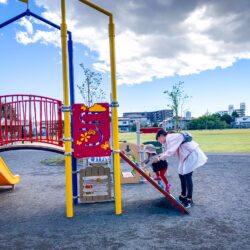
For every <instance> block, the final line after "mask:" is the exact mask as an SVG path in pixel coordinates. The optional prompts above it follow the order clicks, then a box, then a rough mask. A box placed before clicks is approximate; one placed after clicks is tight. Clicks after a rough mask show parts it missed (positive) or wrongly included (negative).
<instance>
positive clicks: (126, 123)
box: [118, 117, 130, 132]
mask: <svg viewBox="0 0 250 250" xmlns="http://www.w3.org/2000/svg"><path fill="white" fill-rule="evenodd" d="M118 127H119V131H120V132H129V130H130V119H129V118H124V117H119V118H118Z"/></svg>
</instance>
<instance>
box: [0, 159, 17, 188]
mask: <svg viewBox="0 0 250 250" xmlns="http://www.w3.org/2000/svg"><path fill="white" fill-rule="evenodd" d="M19 182H20V176H19V175H13V174H12V173H11V171H10V170H9V168H8V167H7V165H6V163H5V162H4V160H3V158H2V157H0V186H11V187H12V188H14V187H15V185H16V184H17V183H19Z"/></svg>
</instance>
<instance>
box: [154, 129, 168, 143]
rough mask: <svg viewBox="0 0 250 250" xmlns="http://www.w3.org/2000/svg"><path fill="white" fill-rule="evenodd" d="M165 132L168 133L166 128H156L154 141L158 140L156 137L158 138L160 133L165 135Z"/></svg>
mask: <svg viewBox="0 0 250 250" xmlns="http://www.w3.org/2000/svg"><path fill="white" fill-rule="evenodd" d="M167 134H168V132H167V131H166V130H164V129H160V130H158V131H157V133H156V136H155V139H156V141H157V140H158V138H159V137H160V136H161V135H163V136H166V135H167Z"/></svg>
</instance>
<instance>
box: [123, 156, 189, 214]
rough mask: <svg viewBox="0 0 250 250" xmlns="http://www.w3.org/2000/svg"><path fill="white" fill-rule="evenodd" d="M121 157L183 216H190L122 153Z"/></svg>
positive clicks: (170, 195)
mask: <svg viewBox="0 0 250 250" xmlns="http://www.w3.org/2000/svg"><path fill="white" fill-rule="evenodd" d="M120 156H121V158H122V159H123V160H125V161H126V162H127V163H128V164H129V165H130V166H131V167H132V168H133V169H135V170H136V171H137V172H138V173H139V174H140V175H141V176H143V177H144V178H145V179H146V180H147V181H148V182H149V183H150V184H151V185H152V186H154V187H155V188H156V189H157V190H158V191H159V192H161V193H162V194H163V195H164V196H165V197H166V198H167V199H168V200H169V201H170V202H171V203H172V204H173V205H174V206H176V207H177V208H178V209H179V210H180V211H181V212H182V213H183V214H188V213H189V212H188V210H187V209H186V208H185V207H184V206H183V205H182V204H181V203H180V202H179V201H178V200H177V199H176V198H175V197H174V196H173V195H172V194H170V193H168V192H167V191H165V190H164V189H162V188H161V187H160V186H159V185H158V183H157V182H155V181H154V180H153V179H152V178H151V177H150V176H148V175H147V174H146V173H145V172H144V171H143V170H142V169H141V168H140V167H138V166H137V165H136V164H135V163H134V162H132V161H131V160H130V159H129V158H128V157H127V156H126V155H125V154H123V153H120Z"/></svg>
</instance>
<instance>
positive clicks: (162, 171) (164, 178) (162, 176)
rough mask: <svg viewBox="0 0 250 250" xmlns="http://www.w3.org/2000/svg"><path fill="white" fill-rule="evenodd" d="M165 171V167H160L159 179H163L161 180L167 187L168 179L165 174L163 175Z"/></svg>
mask: <svg viewBox="0 0 250 250" xmlns="http://www.w3.org/2000/svg"><path fill="white" fill-rule="evenodd" d="M166 172H167V168H164V169H162V170H161V171H160V177H161V179H162V180H163V182H164V184H165V186H166V188H167V187H168V179H167V178H166V176H165V174H166Z"/></svg>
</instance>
